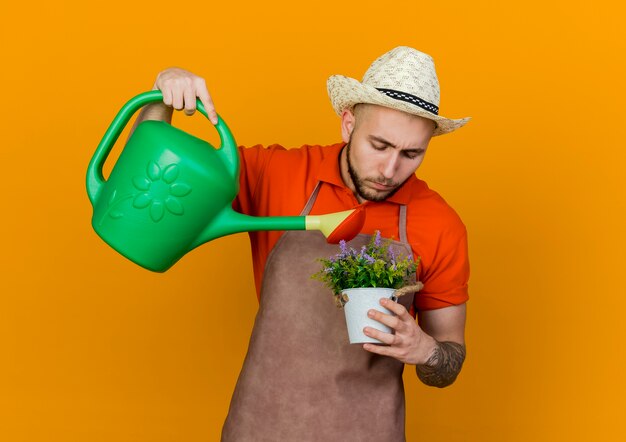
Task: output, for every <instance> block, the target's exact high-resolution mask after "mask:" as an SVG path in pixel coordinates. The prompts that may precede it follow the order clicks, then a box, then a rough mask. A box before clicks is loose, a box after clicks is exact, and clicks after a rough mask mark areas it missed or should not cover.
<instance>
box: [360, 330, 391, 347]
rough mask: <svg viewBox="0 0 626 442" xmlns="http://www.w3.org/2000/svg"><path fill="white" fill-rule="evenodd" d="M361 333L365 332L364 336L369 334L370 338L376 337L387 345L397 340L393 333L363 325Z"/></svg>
mask: <svg viewBox="0 0 626 442" xmlns="http://www.w3.org/2000/svg"><path fill="white" fill-rule="evenodd" d="M363 333H365V336H369V337H370V338H374V339H378V340H379V341H381V342H383V343H384V344H387V345H394V344H396V343H397V341H398V338H397V337H396V336H395V335H392V334H390V333H385V332H383V331H380V330H376V329H375V328H373V327H365V328H364V329H363Z"/></svg>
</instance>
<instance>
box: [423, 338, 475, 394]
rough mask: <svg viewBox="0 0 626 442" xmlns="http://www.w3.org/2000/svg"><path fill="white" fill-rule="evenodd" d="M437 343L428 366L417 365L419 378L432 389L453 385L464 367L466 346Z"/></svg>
mask: <svg viewBox="0 0 626 442" xmlns="http://www.w3.org/2000/svg"><path fill="white" fill-rule="evenodd" d="M435 342H437V345H436V346H435V348H434V350H433V352H432V354H431V356H430V357H429V358H428V360H427V361H426V364H423V365H416V366H415V371H416V372H417V377H418V378H419V379H420V380H421V381H422V382H423V383H424V384H426V385H429V386H431V387H439V388H443V387H447V386H448V385H451V384H452V383H453V382H454V380H455V379H456V377H457V376H458V374H459V373H460V371H461V367H462V366H463V361H464V360H465V345H461V344H458V343H456V342H438V341H435Z"/></svg>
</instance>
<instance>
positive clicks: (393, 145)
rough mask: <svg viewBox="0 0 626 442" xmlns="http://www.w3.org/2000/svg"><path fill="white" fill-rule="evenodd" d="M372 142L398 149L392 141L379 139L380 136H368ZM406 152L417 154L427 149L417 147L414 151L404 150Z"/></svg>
mask: <svg viewBox="0 0 626 442" xmlns="http://www.w3.org/2000/svg"><path fill="white" fill-rule="evenodd" d="M368 138H369V140H370V141H377V142H379V143H382V144H385V145H387V146H390V147H393V148H394V149H396V148H397V147H398V146H396V145H395V144H393V143H392V142H391V141H388V140H385V139H384V138H382V137H379V136H378V135H369V136H368ZM404 151H405V152H415V153H423V152H425V151H426V149H424V148H423V147H416V148H413V149H404Z"/></svg>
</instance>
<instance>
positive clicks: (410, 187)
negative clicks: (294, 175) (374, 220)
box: [317, 143, 419, 205]
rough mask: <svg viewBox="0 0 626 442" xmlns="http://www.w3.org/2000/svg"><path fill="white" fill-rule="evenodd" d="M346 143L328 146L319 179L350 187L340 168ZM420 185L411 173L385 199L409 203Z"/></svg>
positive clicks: (397, 202)
mask: <svg viewBox="0 0 626 442" xmlns="http://www.w3.org/2000/svg"><path fill="white" fill-rule="evenodd" d="M345 145H346V143H338V144H333V145H332V146H328V147H327V148H325V149H326V152H327V153H326V155H325V156H324V159H323V160H322V163H321V165H320V169H319V172H318V174H317V179H318V180H319V181H323V182H325V183H329V184H332V185H334V186H338V187H342V188H344V189H348V190H350V189H349V188H348V186H346V184H345V183H344V182H343V179H342V178H341V170H340V169H339V155H340V154H341V151H342V150H343V148H344V147H345ZM417 186H419V180H418V179H417V177H416V176H415V174H413V175H411V176H410V177H409V179H408V180H407V181H406V182H405V183H404V184H403V185H402V187H400V189H398V190H397V191H396V193H394V194H393V195H391V196H390V197H389V198H387V199H386V200H385V201H387V202H391V203H396V204H402V205H407V204H409V202H410V200H411V195H412V194H413V191H414V189H416V187H417Z"/></svg>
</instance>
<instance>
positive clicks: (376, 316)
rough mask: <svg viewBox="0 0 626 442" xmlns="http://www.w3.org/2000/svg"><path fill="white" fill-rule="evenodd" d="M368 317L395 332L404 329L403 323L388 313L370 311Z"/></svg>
mask: <svg viewBox="0 0 626 442" xmlns="http://www.w3.org/2000/svg"><path fill="white" fill-rule="evenodd" d="M367 316H368V317H370V318H372V319H373V320H374V321H378V322H380V323H381V324H385V325H386V326H387V327H391V328H392V329H394V330H398V329H399V328H401V327H402V321H401V320H400V319H398V318H397V317H396V316H391V315H388V314H386V313H383V312H380V311H378V310H376V309H370V310H368V312H367Z"/></svg>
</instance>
